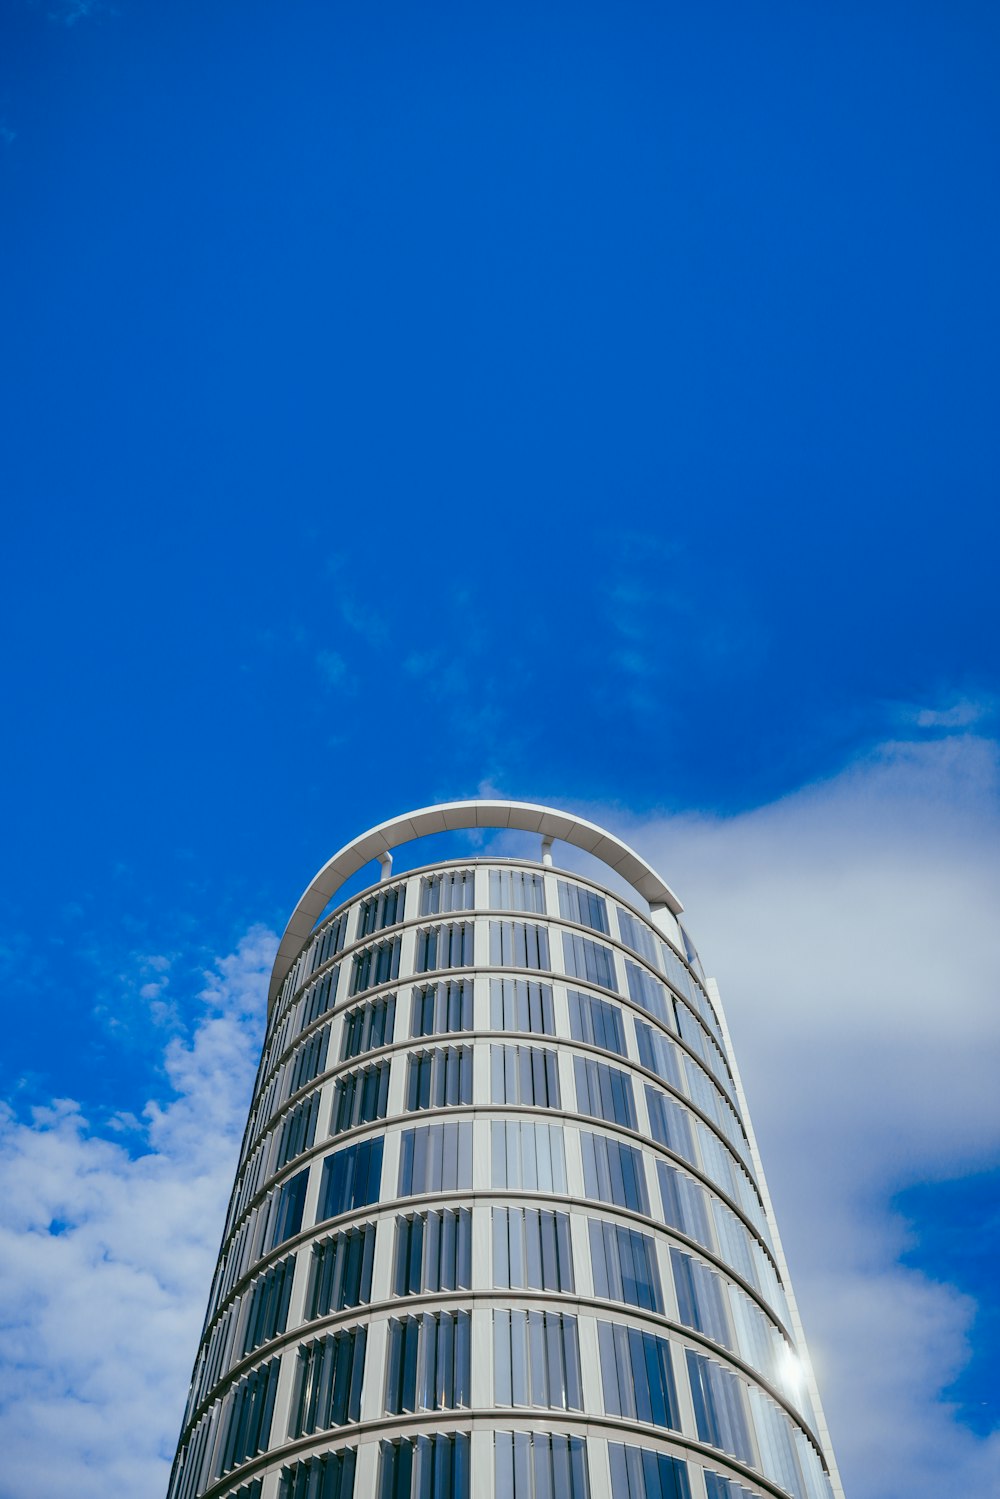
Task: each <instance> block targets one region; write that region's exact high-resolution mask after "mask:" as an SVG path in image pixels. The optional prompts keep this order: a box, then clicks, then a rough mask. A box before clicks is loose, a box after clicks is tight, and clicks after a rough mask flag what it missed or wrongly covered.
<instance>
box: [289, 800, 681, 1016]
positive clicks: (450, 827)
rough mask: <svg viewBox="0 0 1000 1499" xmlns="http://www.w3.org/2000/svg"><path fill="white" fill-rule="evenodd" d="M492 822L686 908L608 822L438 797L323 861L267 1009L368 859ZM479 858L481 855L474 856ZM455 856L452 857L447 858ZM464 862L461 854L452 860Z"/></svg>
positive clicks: (656, 900) (293, 926) (292, 930)
mask: <svg viewBox="0 0 1000 1499" xmlns="http://www.w3.org/2000/svg"><path fill="white" fill-rule="evenodd" d="M475 828H494V829H497V830H498V831H502V830H505V829H506V830H509V831H516V832H522V833H538V834H539V835H540V836H541V837H542V838H543V839H545V840H547V841H548V840H552V839H559V840H561V841H562V842H564V843H570V844H572V845H573V846H574V847H575V848H580V849H583V850H584V851H585V852H587V853H590V854H593V855H594V856H595V858H597V859H599V860H600V861H601V862H602V863H603V864H606V865H607V866H608V868H609V869H613V870H614V871H615V873H616V874H618V875H619V876H620V878H622V879H624V880H625V881H626V883H628V884H629V885H631V886H632V888H633V890H635V891H636V892H637V893H638V895H640V896H641V897H642V899H643V900H644V901H645V902H646V903H647V904H648V905H649V907H650V909H651V910H655V909H656V908H657V907H661V908H662V907H666V909H667V910H668V911H670V912H671V913H672V914H673V915H674V916H678V915H679V914H680V913H681V911H682V910H683V909H684V908H683V906H682V905H681V903H680V901H679V900H678V899H677V896H676V895H675V894H674V892H673V891H672V890H671V888H670V886H669V885H667V884H666V883H665V882H664V881H663V880H662V879H661V878H660V876H659V875H658V874H657V872H656V870H655V869H653V867H652V866H651V865H650V864H647V863H646V860H645V859H643V858H642V856H641V855H640V854H637V853H636V852H635V850H634V849H633V848H630V847H629V845H628V844H627V843H625V842H623V841H622V839H620V838H618V837H617V836H616V835H615V834H614V833H611V832H609V831H608V830H607V829H606V828H602V827H599V826H598V825H597V823H593V822H588V821H587V819H586V818H583V817H576V816H574V815H573V814H572V813H569V812H564V811H561V810H559V809H558V808H555V807H545V806H541V805H539V804H538V803H535V802H516V801H487V800H473V801H464V802H441V803H439V804H438V805H436V806H431V807H421V808H419V809H418V810H417V811H413V812H405V813H402V814H401V815H399V816H397V817H392V818H389V819H388V821H386V822H382V823H379V824H378V825H377V826H376V827H374V828H369V829H368V830H367V831H366V832H364V833H361V834H359V835H358V837H356V838H352V839H351V841H350V842H349V843H345V844H344V846H343V848H341V849H338V851H337V853H335V854H334V856H333V858H332V859H329V860H327V862H326V864H324V865H323V867H322V869H320V870H319V871H318V872H317V874H316V875H315V876H314V877H313V879H312V880H311V882H310V883H309V885H308V886H307V887H306V889H305V891H304V892H303V894H302V896H301V897H300V899H299V901H298V903H297V905H296V907H295V910H294V911H293V912H292V915H291V917H290V919H289V921H288V925H287V926H286V928H285V931H284V935H283V936H282V938H281V942H280V943H279V946H278V951H277V954H276V956H275V960H274V968H273V970H272V973H271V982H270V986H269V988H268V995H267V1004H268V1010H269V1011H270V1009H271V1008H272V1006H273V1004H274V1001H275V998H276V997H277V994H278V991H279V989H280V988H281V985H282V983H283V982H284V980H285V977H286V975H287V974H288V972H289V970H290V968H291V966H292V964H293V963H294V961H295V958H296V956H297V954H298V952H299V950H300V948H301V947H302V944H303V942H304V941H305V940H306V938H307V937H308V936H309V934H310V932H311V931H312V930H313V928H314V927H315V925H316V923H317V922H318V921H319V919H320V917H321V916H322V914H323V912H324V910H325V909H326V907H327V906H328V905H329V903H330V901H331V900H332V898H333V897H334V896H335V895H336V893H337V891H338V890H339V889H340V888H341V887H342V886H343V885H344V883H345V882H346V881H347V880H349V879H350V877H351V876H352V875H353V874H356V873H357V871H358V870H359V869H362V868H363V867H364V866H365V865H366V864H368V863H370V862H371V861H372V860H373V859H380V858H385V857H386V856H387V855H389V854H391V853H392V850H393V849H394V848H397V847H399V845H400V844H403V843H410V842H413V841H414V840H415V839H417V838H425V837H428V836H430V835H432V834H434V833H446V832H462V831H466V830H472V829H475ZM479 857H481V856H479ZM449 862H454V861H449ZM457 862H463V861H457Z"/></svg>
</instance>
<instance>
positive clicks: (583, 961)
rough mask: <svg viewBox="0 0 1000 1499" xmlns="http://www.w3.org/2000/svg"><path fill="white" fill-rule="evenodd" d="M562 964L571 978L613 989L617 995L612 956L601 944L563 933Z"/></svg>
mask: <svg viewBox="0 0 1000 1499" xmlns="http://www.w3.org/2000/svg"><path fill="white" fill-rule="evenodd" d="M562 944H563V962H564V966H565V970H566V972H567V973H568V974H570V975H571V976H572V977H573V978H578V979H584V980H585V981H586V982H587V983H589V984H600V985H602V986H603V987H604V988H605V989H613V990H614V992H615V993H616V994H617V992H618V980H617V978H616V976H615V960H614V954H613V953H612V951H611V949H610V948H609V947H605V946H604V944H603V943H601V942H592V941H591V940H590V938H589V937H581V936H580V934H579V932H563V934H562Z"/></svg>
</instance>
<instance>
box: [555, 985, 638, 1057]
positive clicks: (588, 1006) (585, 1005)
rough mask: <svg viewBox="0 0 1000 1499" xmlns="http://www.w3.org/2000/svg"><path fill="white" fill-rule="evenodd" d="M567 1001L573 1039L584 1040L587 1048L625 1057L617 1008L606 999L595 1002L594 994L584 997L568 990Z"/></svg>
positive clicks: (620, 1017) (623, 1033)
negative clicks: (598, 1048)
mask: <svg viewBox="0 0 1000 1499" xmlns="http://www.w3.org/2000/svg"><path fill="white" fill-rule="evenodd" d="M567 998H568V1000H569V1025H570V1035H571V1036H572V1037H573V1040H574V1041H586V1042H587V1043H588V1044H589V1045H591V1046H601V1047H603V1048H604V1050H605V1051H615V1052H617V1053H618V1055H619V1056H621V1057H623V1056H625V1054H626V1051H625V1026H624V1022H623V1020H622V1012H621V1010H620V1009H619V1007H618V1006H617V1005H614V1004H611V1003H610V1002H609V1001H608V1000H606V999H599V998H598V996H597V995H596V994H584V993H581V992H580V991H579V990H577V989H570V991H569V993H568V995H567Z"/></svg>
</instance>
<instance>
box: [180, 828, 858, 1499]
mask: <svg viewBox="0 0 1000 1499" xmlns="http://www.w3.org/2000/svg"><path fill="white" fill-rule="evenodd" d="M553 815H554V814H553ZM508 913H509V914H508ZM428 918H431V919H430V920H428ZM281 978H282V981H281V983H280V984H279V985H278V986H277V992H276V996H275V1000H274V1003H273V1005H272V1007H271V1011H270V1015H269V1022H268V1028H267V1034H266V1038H265V1043H264V1048H263V1055H262V1058H261V1063H260V1069H259V1072H258V1076H257V1082H256V1086H255V1090H254V1097H253V1101H252V1104H251V1109H250V1117H249V1119H248V1122H247V1129H246V1134H245V1136H244V1141H243V1147H242V1152H241V1157H240V1162H239V1168H238V1172H237V1177H236V1182H235V1185H234V1188H233V1194H232V1199H231V1202H230V1208H229V1213H228V1217H227V1221H226V1229H225V1234H224V1237H223V1242H222V1246H221V1249H220V1254H219V1261H218V1266H217V1269H216V1274H215V1279H214V1283H213V1286H212V1291H211V1297H210V1301H209V1307H208V1314H207V1317H206V1321H205V1327H204V1332H203V1336H202V1340H201V1345H200V1348H199V1350H198V1356H197V1360H196V1363H195V1368H194V1375H193V1379H192V1384H191V1390H190V1395H189V1398H188V1404H187V1409H186V1412H185V1417H184V1423H183V1429H182V1432H181V1438H180V1442H179V1445H178V1451H177V1458H176V1461H175V1464H174V1469H173V1474H172V1478H171V1486H170V1492H169V1499H243V1496H248V1499H293V1496H294V1499H299V1496H301V1499H327V1496H329V1499H355V1496H357V1499H368V1496H370V1495H384V1496H386V1499H388V1496H398V1499H472V1496H473V1494H475V1499H543V1496H544V1499H563V1496H566V1499H621V1496H623V1495H624V1496H627V1499H647V1496H649V1499H652V1496H654V1495H655V1496H663V1495H677V1496H683V1499H727V1496H728V1499H750V1496H753V1499H764V1496H769V1499H774V1496H775V1495H776V1494H777V1495H787V1496H789V1499H836V1496H839V1495H840V1494H841V1490H840V1488H839V1481H838V1480H837V1478H836V1473H835V1470H834V1469H833V1466H832V1455H831V1454H830V1452H829V1450H828V1443H827V1439H826V1436H825V1428H823V1427H822V1426H821V1425H820V1424H819V1423H818V1422H817V1418H816V1415H815V1414H814V1411H815V1409H816V1408H817V1407H816V1405H815V1403H814V1401H813V1400H812V1399H811V1397H810V1394H808V1393H807V1392H806V1391H807V1389H808V1387H809V1379H808V1378H804V1377H803V1373H804V1371H806V1372H807V1370H808V1364H807V1361H806V1356H805V1351H804V1349H803V1348H802V1345H801V1337H800V1334H799V1332H798V1324H797V1320H796V1317H795V1314H794V1310H793V1309H790V1308H793V1307H794V1302H793V1301H792V1300H791V1298H790V1293H789V1288H788V1286H787V1283H786V1274H785V1270H784V1262H783V1259H782V1258H781V1255H780V1251H779V1250H778V1249H777V1248H776V1245H777V1233H776V1228H775V1225H774V1223H773V1220H772V1219H771V1216H770V1209H769V1206H768V1199H767V1195H766V1189H765V1188H764V1185H763V1182H762V1179H761V1175H760V1169H759V1162H758V1160H757V1156H756V1151H755V1148H754V1147H753V1145H752V1138H753V1137H752V1133H751V1131H750V1129H749V1125H748V1122H747V1120H746V1117H745V1107H744V1105H743V1101H742V1096H741V1094H740V1092H739V1088H738V1084H737V1082H736V1080H735V1079H736V1068H735V1063H734V1061H733V1059H732V1057H731V1054H730V1052H729V1050H728V1044H727V1040H726V1033H725V1024H724V1020H723V1019H722V1018H721V1010H720V1008H719V1004H718V996H717V993H716V992H715V991H714V990H713V988H712V986H711V985H710V984H707V982H706V981H705V979H704V976H703V972H702V969H701V964H700V961H699V960H698V959H697V954H696V953H695V950H694V948H693V946H692V945H691V941H690V938H689V937H687V935H686V934H685V933H684V932H683V929H682V928H681V927H680V924H679V922H677V921H676V919H675V918H674V917H673V916H672V915H671V914H670V913H669V912H666V913H664V912H661V911H660V910H657V911H653V912H651V911H650V910H648V909H645V907H644V902H643V900H642V898H641V897H640V896H639V895H636V898H635V901H634V902H630V903H629V905H628V908H627V907H626V905H625V904H624V903H623V901H622V898H621V896H620V895H617V894H613V893H612V892H610V891H609V890H607V889H604V888H602V887H601V886H599V885H598V884H596V883H595V882H594V881H593V880H590V879H587V878H583V877H581V876H578V875H575V874H573V873H571V872H569V871H566V870H564V869H563V870H559V871H558V872H556V870H555V869H554V868H552V867H550V865H549V863H548V861H547V860H545V861H543V860H541V859H539V860H538V861H532V860H531V859H506V860H497V859H490V858H489V857H483V858H478V859H471V860H470V859H466V860H464V861H462V862H460V863H454V864H435V865H433V866H430V867H424V868H421V869H417V870H416V871H415V872H414V873H412V874H408V875H406V876H404V877H399V876H397V877H395V878H392V879H390V880H388V881H385V882H383V883H381V884H376V885H375V886H373V887H369V888H368V889H367V890H364V891H362V892H361V893H360V894H359V895H357V896H355V897H352V898H351V899H350V900H348V901H346V902H344V903H342V904H341V905H340V906H338V907H337V908H336V909H335V910H334V911H333V914H332V915H331V916H329V917H327V918H325V919H324V920H322V921H321V922H320V923H319V924H318V925H317V926H316V927H315V928H314V930H313V931H312V932H311V933H310V935H309V936H308V937H307V938H306V939H305V941H304V942H303V943H302V944H301V947H300V949H299V951H298V953H297V954H296V955H295V956H294V958H293V959H292V960H291V961H290V963H288V965H287V971H286V972H285V973H283V974H282V975H281ZM591 1418H593V1420H591ZM831 1475H832V1477H831Z"/></svg>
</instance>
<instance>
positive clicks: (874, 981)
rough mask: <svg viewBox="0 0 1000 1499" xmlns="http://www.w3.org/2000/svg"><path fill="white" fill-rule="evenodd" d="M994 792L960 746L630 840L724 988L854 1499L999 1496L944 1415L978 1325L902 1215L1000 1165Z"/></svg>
mask: <svg viewBox="0 0 1000 1499" xmlns="http://www.w3.org/2000/svg"><path fill="white" fill-rule="evenodd" d="M997 790H998V776H997V748H996V746H995V745H994V744H992V743H991V742H989V741H985V740H981V739H977V738H974V737H972V736H970V735H960V736H952V737H951V738H946V739H942V740H938V741H936V742H933V743H928V744H921V745H913V744H906V743H895V744H887V745H884V746H882V747H881V748H880V749H879V750H878V751H877V752H876V753H875V754H873V755H872V756H871V757H869V758H868V759H866V760H865V761H864V762H862V763H860V764H858V765H856V766H854V767H853V768H852V769H850V770H849V771H847V772H845V773H844V774H842V775H840V776H838V777H836V778H835V779H833V780H831V781H829V782H827V783H825V784H823V785H819V786H815V787H811V788H808V789H806V790H803V791H801V792H799V793H797V794H795V795H792V796H789V797H786V798H784V799H783V800H781V801H779V802H777V803H775V804H773V805H771V806H767V807H763V808H760V809H758V810H755V811H753V812H750V813H747V814H745V815H742V816H737V817H732V818H709V817H692V816H685V817H674V818H664V819H661V820H657V821H653V822H646V823H644V824H633V826H632V828H631V829H630V830H629V831H628V836H630V838H631V840H632V841H633V842H634V843H635V844H636V846H637V847H638V848H639V849H640V850H641V851H642V852H643V853H644V854H645V855H646V856H647V857H648V858H650V860H651V862H652V863H654V864H655V865H656V867H657V868H658V869H660V870H661V872H662V873H663V875H664V877H665V878H666V879H667V880H668V881H669V882H670V883H671V884H673V885H674V887H675V888H676V889H677V890H678V893H679V894H680V895H681V898H682V899H683V900H684V901H685V904H686V905H687V907H688V913H689V918H690V923H691V927H692V929H693V934H694V936H695V940H696V941H697V942H698V943H699V945H700V946H701V948H702V950H703V955H704V957H705V962H706V968H707V969H708V971H709V972H712V973H714V974H716V976H717V977H718V979H719V982H720V987H721V992H722V997H723V1001H724V1003H725V1004H726V1009H727V1014H728V1016H729V1020H730V1026H731V1029H732V1032H733V1038H734V1045H735V1047H736V1051H737V1056H738V1058H739V1061H740V1065H741V1069H742V1072H743V1076H744V1082H745V1085H746V1088H747V1093H748V1097H749V1100H750V1106H751V1110H752V1112H753V1116H754V1122H755V1125H756V1128H757V1132H758V1135H759V1137H760V1141H761V1150H762V1154H763V1157H764V1161H765V1166H766V1168H767V1171H768V1178H769V1183H770V1186H771V1189H772V1195H773V1197H774V1199H775V1206H776V1211H777V1213H778V1218H779V1222H780V1224H781V1226H782V1233H783V1237H784V1240H785V1247H786V1251H787V1253H788V1256H789V1261H790V1264H791V1269H792V1278H793V1282H794V1284H795V1287H796V1291H797V1293H798V1297H799V1300H800V1302H801V1303H802V1310H803V1321H804V1322H805V1325H806V1330H807V1334H808V1335H809V1338H810V1345H811V1348H812V1352H813V1358H814V1362H815V1363H816V1364H817V1366H818V1369H819V1372H820V1382H821V1389H822V1393H823V1398H824V1403H825V1405H826V1409H827V1416H828V1419H829V1422H830V1427H831V1430H832V1433H833V1438H834V1443H835V1447H836V1450H837V1453H838V1458H839V1461H840V1464H841V1467H842V1469H843V1477H844V1483H845V1489H846V1492H847V1494H848V1496H849V1499H903V1496H904V1495H905V1496H906V1499H940V1496H941V1495H942V1494H944V1493H954V1494H959V1493H985V1492H998V1491H1000V1434H997V1435H996V1436H994V1438H992V1439H991V1440H988V1441H983V1440H977V1438H976V1437H975V1436H973V1434H972V1433H971V1432H970V1431H969V1430H968V1429H966V1428H965V1427H963V1426H962V1425H961V1424H960V1422H959V1421H958V1420H957V1419H956V1412H955V1410H954V1409H953V1407H952V1406H950V1405H949V1404H948V1403H947V1401H946V1400H945V1399H943V1398H942V1391H943V1390H944V1389H945V1388H946V1387H947V1385H948V1383H949V1382H950V1380H951V1379H953V1378H954V1376H955V1374H956V1373H957V1371H958V1370H959V1369H960V1368H961V1367H962V1365H963V1364H964V1363H965V1362H966V1361H967V1359H968V1357H969V1347H968V1341H967V1333H968V1329H969V1325H970V1321H971V1317H972V1313H973V1311H974V1307H973V1306H972V1305H971V1303H970V1302H969V1301H968V1300H967V1299H966V1298H964V1297H962V1296H959V1295H958V1294H957V1292H956V1291H955V1289H954V1288H953V1287H949V1286H944V1285H938V1284H934V1283H932V1282H931V1281H929V1280H928V1279H926V1278H925V1277H924V1276H922V1275H920V1274H919V1273H917V1272H916V1271H914V1270H910V1269H907V1268H905V1267H903V1266H902V1265H901V1264H900V1263H899V1256H900V1253H901V1251H902V1249H903V1247H904V1245H905V1240H906V1232H907V1226H906V1225H905V1224H904V1223H903V1222H902V1221H901V1220H900V1219H899V1218H898V1217H897V1216H894V1215H893V1213H892V1211H891V1207H890V1200H891V1198H892V1196H893V1194H894V1193H895V1192H896V1191H898V1190H899V1189H900V1188H901V1187H903V1186H905V1185H907V1184H909V1183H912V1182H917V1181H927V1180H931V1179H944V1178H947V1177H949V1176H959V1175H962V1174H965V1173H967V1172H969V1171H972V1170H975V1169H976V1168H978V1167H981V1166H983V1165H985V1164H988V1163H991V1162H996V1161H997V1160H1000V1111H998V1109H997V1106H996V1098H997V1085H996V1077H997V1072H998V1060H1000V1005H998V1004H997V997H998V988H1000V954H998V950H997V942H996V912H997V909H998V907H1000V900H998V896H1000V839H998V836H997V835H998V832H1000V805H998V794H997ZM619 821H620V820H619Z"/></svg>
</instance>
